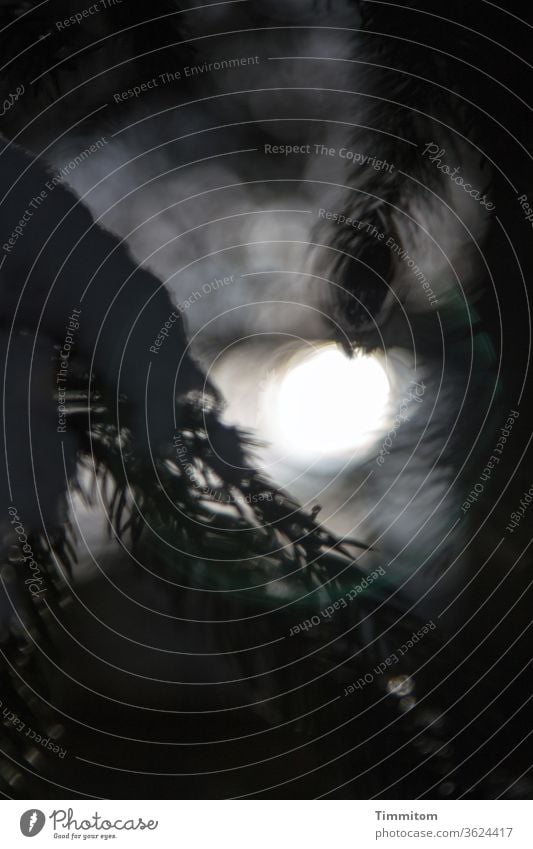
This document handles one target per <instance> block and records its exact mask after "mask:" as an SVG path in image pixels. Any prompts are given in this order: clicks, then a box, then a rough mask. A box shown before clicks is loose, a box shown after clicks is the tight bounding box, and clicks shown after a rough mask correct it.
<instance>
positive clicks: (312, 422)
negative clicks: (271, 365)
mask: <svg viewBox="0 0 533 849" xmlns="http://www.w3.org/2000/svg"><path fill="white" fill-rule="evenodd" d="M389 393H390V386H389V381H388V378H387V375H386V373H385V370H384V368H383V366H382V365H381V363H380V362H379V360H378V358H377V357H374V356H364V355H355V356H354V357H353V358H352V359H350V358H348V357H347V356H346V355H345V354H343V353H342V351H340V350H339V348H338V347H337V346H336V345H324V346H321V347H320V348H319V349H318V350H316V349H315V350H314V351H313V352H311V353H309V354H306V355H304V356H303V357H302V356H299V357H294V358H293V361H292V363H291V362H289V363H288V365H287V368H286V370H285V373H284V374H283V376H282V378H281V382H280V384H279V385H278V387H277V388H276V391H275V392H273V393H271V395H270V404H271V409H270V422H271V425H270V430H271V438H272V441H273V442H274V443H276V444H278V446H279V447H280V448H281V449H282V451H283V452H284V453H285V454H286V456H287V457H288V458H289V459H296V460H300V461H305V462H308V461H312V460H315V459H317V460H320V459H326V458H335V457H337V458H338V457H341V456H342V455H343V454H347V453H349V452H352V453H353V452H357V451H358V450H361V449H364V448H367V447H369V446H370V445H371V444H372V442H373V441H374V439H375V438H376V434H377V433H379V432H380V430H381V429H382V428H383V426H384V423H385V421H386V417H387V413H388V407H389Z"/></svg>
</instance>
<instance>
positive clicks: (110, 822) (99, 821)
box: [0, 800, 533, 849]
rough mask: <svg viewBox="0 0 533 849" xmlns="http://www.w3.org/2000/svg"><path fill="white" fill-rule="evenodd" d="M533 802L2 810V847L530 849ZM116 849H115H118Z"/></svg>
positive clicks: (12, 806) (62, 805)
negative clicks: (71, 844)
mask: <svg viewBox="0 0 533 849" xmlns="http://www.w3.org/2000/svg"><path fill="white" fill-rule="evenodd" d="M532 807H533V806H532V803H531V802H516V801H509V802H507V801H498V802H494V801H492V800H488V801H471V802H470V801H468V802H463V801H442V800H439V801H435V802H406V801H405V800H402V801H387V802H382V801H378V802H372V801H357V800H356V801H320V802H319V801H255V800H254V801H251V800H250V801H157V800H156V801H150V800H148V801H142V800H135V801H128V800H125V801H94V800H93V801H74V802H73V801H53V802H50V801H39V800H37V801H32V802H28V801H4V802H3V804H2V806H1V807H0V826H1V835H2V837H1V845H2V847H4V846H5V847H6V849H7V847H8V848H9V849H12V847H18V846H26V847H27V846H28V840H29V839H31V838H33V837H35V844H34V845H35V847H36V849H37V847H45V846H56V847H57V846H60V845H62V843H64V842H66V841H67V840H69V841H71V842H72V841H73V842H75V843H78V844H80V845H81V844H84V845H99V846H102V844H107V845H111V846H118V845H120V846H121V847H124V849H126V847H128V846H132V847H136V846H157V847H164V849H166V847H180V846H184V847H187V849H204V847H205V849H296V847H304V849H330V847H336V846H338V847H353V849H366V847H369V846H376V847H383V849H386V847H408V849H418V847H419V849H425V847H428V849H429V847H435V849H436V847H446V846H448V847H450V849H452V847H454V849H455V847H470V849H472V847H473V846H487V842H486V841H489V842H488V845H489V846H491V847H495V846H501V847H502V849H504V847H505V849H507V847H509V849H510V848H511V847H518V848H519V849H526V847H528V849H530V847H532V846H533V840H532V836H531V813H532ZM118 841H120V843H118Z"/></svg>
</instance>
